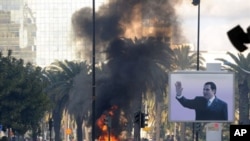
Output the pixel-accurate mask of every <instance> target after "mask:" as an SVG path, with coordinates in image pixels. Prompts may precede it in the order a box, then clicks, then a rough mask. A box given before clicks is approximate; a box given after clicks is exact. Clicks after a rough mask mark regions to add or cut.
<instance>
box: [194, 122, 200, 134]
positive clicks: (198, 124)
mask: <svg viewBox="0 0 250 141" xmlns="http://www.w3.org/2000/svg"><path fill="white" fill-rule="evenodd" d="M195 131H196V132H198V131H201V123H195Z"/></svg>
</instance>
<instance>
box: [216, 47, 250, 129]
mask: <svg viewBox="0 0 250 141" xmlns="http://www.w3.org/2000/svg"><path fill="white" fill-rule="evenodd" d="M227 54H228V55H229V56H230V57H231V58H232V59H233V61H234V62H229V61H227V60H226V59H223V58H217V59H216V60H219V61H222V62H223V63H224V65H225V66H224V67H225V69H226V70H229V71H233V72H235V74H236V79H237V84H238V91H239V124H249V123H250V121H249V96H248V94H249V88H250V73H249V70H250V65H249V62H250V53H248V54H247V56H246V57H245V56H244V55H243V54H241V53H239V54H238V56H236V55H234V54H233V53H230V52H227Z"/></svg>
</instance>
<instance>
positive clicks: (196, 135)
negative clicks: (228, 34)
mask: <svg viewBox="0 0 250 141" xmlns="http://www.w3.org/2000/svg"><path fill="white" fill-rule="evenodd" d="M192 4H193V5H194V6H198V19H197V21H198V23H197V71H199V69H200V68H199V65H200V62H199V61H200V0H193V1H192ZM197 124H200V123H193V139H194V131H195V137H196V140H195V141H198V140H199V131H197V130H194V126H197Z"/></svg>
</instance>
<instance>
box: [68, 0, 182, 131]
mask: <svg viewBox="0 0 250 141" xmlns="http://www.w3.org/2000/svg"><path fill="white" fill-rule="evenodd" d="M178 1H179V0H176V1H175V2H178ZM174 4H175V3H173V1H172V0H114V2H113V3H110V4H109V5H108V6H107V5H104V6H102V7H101V8H100V9H99V11H98V12H97V13H96V47H97V48H96V50H97V52H98V53H100V52H102V53H104V54H105V55H106V56H107V58H106V59H107V60H108V64H107V68H108V69H109V71H108V72H109V73H108V74H109V77H106V78H104V79H101V80H97V87H96V88H97V98H96V118H99V117H100V116H101V115H102V114H103V113H104V112H105V111H107V110H108V109H109V108H110V107H111V106H113V105H117V106H118V108H119V110H123V111H124V112H125V114H126V115H131V114H133V113H132V112H134V110H135V109H133V108H132V107H133V106H134V105H133V104H135V102H134V100H135V99H138V97H140V96H141V94H142V93H145V92H146V90H148V89H151V90H152V91H154V90H159V89H162V88H165V85H166V83H167V74H166V72H165V71H166V70H169V69H171V65H170V64H171V61H172V57H171V54H173V53H172V51H171V49H170V43H169V41H170V39H171V41H175V42H179V40H180V37H181V33H180V32H179V31H180V30H179V23H178V20H177V19H178V18H177V17H176V15H175V9H174ZM137 8H141V9H140V10H139V11H141V12H139V13H135V11H136V10H135V9H137ZM137 12H138V11H137ZM136 14H141V18H140V19H139V20H140V21H139V22H140V23H141V28H142V29H144V31H147V30H149V28H150V30H152V29H153V33H154V34H151V35H150V36H152V37H147V36H148V35H147V34H144V33H141V37H137V38H138V39H137V38H134V35H133V34H132V35H131V37H133V38H132V39H129V38H131V37H126V38H122V37H124V36H125V33H126V31H127V30H128V28H130V25H132V24H133V22H135V21H134V20H135V19H136V18H135V16H136ZM137 20H138V19H137ZM92 24H93V22H92V9H90V8H82V9H80V10H79V11H76V12H75V13H74V14H73V16H72V25H73V30H74V33H75V36H76V38H77V39H80V40H82V39H85V40H88V43H90V45H89V47H92V46H91V45H92V44H91V41H92V35H93V33H92ZM152 27H156V29H154V28H152ZM157 28H158V29H157ZM162 29H164V30H162ZM165 29H170V30H165ZM141 32H142V31H141ZM165 32H167V33H165ZM153 36H154V37H153ZM89 54H90V55H91V54H92V53H89ZM99 55H100V54H99ZM132 101H133V102H132ZM134 108H139V107H134ZM117 112H118V113H119V111H117ZM114 119H115V120H114V121H113V122H115V123H118V118H114ZM112 128H114V129H115V130H114V131H115V134H116V135H118V134H119V133H120V131H121V130H122V126H120V125H119V124H113V126H112ZM98 135H99V134H97V136H98Z"/></svg>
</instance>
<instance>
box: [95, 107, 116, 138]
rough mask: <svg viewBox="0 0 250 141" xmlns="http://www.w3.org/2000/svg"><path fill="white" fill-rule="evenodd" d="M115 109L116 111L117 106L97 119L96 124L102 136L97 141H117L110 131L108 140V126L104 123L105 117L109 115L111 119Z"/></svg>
mask: <svg viewBox="0 0 250 141" xmlns="http://www.w3.org/2000/svg"><path fill="white" fill-rule="evenodd" d="M116 109H118V106H112V107H111V108H110V110H109V111H108V112H107V113H106V114H102V115H101V117H100V118H98V119H97V122H96V124H97V126H98V127H99V128H100V130H101V131H102V135H101V136H99V137H98V141H119V140H118V138H117V137H116V136H115V135H114V134H113V133H112V132H111V131H110V140H109V131H108V126H107V125H105V123H104V121H105V118H106V116H108V115H109V116H111V118H112V116H113V115H114V111H115V110H116Z"/></svg>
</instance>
